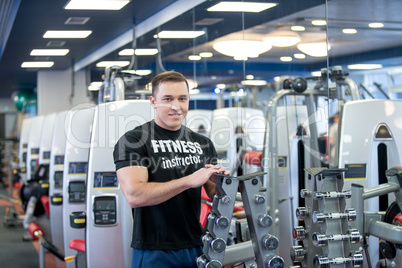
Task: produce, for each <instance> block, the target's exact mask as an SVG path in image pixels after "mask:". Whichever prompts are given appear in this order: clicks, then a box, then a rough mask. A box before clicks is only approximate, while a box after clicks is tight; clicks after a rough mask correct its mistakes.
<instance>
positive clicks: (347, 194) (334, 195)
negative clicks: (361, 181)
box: [313, 190, 352, 200]
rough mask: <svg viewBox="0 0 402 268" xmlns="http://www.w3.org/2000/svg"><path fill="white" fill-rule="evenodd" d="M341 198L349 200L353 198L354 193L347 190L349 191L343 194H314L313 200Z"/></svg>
mask: <svg viewBox="0 0 402 268" xmlns="http://www.w3.org/2000/svg"><path fill="white" fill-rule="evenodd" d="M340 197H344V198H346V199H349V198H351V197H352V191H350V190H347V191H343V192H315V193H314V194H313V198H314V199H315V200H317V199H322V198H340Z"/></svg>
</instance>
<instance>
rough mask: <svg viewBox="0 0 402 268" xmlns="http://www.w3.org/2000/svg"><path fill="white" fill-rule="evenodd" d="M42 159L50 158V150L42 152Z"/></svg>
mask: <svg viewBox="0 0 402 268" xmlns="http://www.w3.org/2000/svg"><path fill="white" fill-rule="evenodd" d="M43 159H50V151H46V152H43Z"/></svg>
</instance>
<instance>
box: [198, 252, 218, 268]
mask: <svg viewBox="0 0 402 268" xmlns="http://www.w3.org/2000/svg"><path fill="white" fill-rule="evenodd" d="M197 267H198V268H222V267H223V265H222V263H221V262H220V261H217V260H208V259H207V257H206V256H205V255H201V256H199V257H198V258H197Z"/></svg>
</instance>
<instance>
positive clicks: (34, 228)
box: [28, 222, 45, 240]
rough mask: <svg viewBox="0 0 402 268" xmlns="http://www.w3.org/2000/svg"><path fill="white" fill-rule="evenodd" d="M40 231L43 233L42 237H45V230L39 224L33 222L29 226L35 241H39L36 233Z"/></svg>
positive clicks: (29, 231)
mask: <svg viewBox="0 0 402 268" xmlns="http://www.w3.org/2000/svg"><path fill="white" fill-rule="evenodd" d="M36 231H39V232H42V236H44V235H45V232H44V231H43V229H42V228H41V227H40V226H39V224H37V223H36V222H32V223H30V224H29V225H28V233H29V234H30V235H31V236H32V238H33V240H38V238H37V237H36V236H35V232H36Z"/></svg>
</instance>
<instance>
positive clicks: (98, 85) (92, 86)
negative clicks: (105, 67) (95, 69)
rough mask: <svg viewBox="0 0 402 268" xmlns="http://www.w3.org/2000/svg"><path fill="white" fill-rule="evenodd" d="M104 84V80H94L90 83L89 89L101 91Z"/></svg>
mask: <svg viewBox="0 0 402 268" xmlns="http://www.w3.org/2000/svg"><path fill="white" fill-rule="evenodd" d="M102 84H103V82H92V83H91V84H89V86H88V90H89V91H99V89H100V88H101V86H102Z"/></svg>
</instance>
